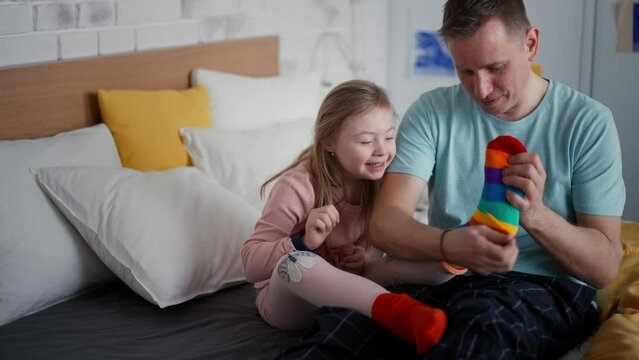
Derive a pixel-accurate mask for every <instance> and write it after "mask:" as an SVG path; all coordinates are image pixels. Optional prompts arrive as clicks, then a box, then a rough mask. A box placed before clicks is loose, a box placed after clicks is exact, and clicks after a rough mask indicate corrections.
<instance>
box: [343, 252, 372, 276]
mask: <svg viewBox="0 0 639 360" xmlns="http://www.w3.org/2000/svg"><path fill="white" fill-rule="evenodd" d="M365 266H366V251H365V250H364V248H363V247H361V246H356V245H344V246H342V247H341V248H340V249H339V260H338V261H337V267H338V268H340V269H342V270H344V271H348V272H350V273H353V274H357V275H360V274H362V272H363V271H364V267H365Z"/></svg>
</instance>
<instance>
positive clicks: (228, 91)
mask: <svg viewBox="0 0 639 360" xmlns="http://www.w3.org/2000/svg"><path fill="white" fill-rule="evenodd" d="M191 83H192V84H193V86H204V87H205V88H206V89H207V90H208V96H209V105H210V109H211V117H212V123H213V127H214V128H215V129H219V130H246V129H255V128H260V127H265V126H269V125H273V124H276V123H278V122H282V121H290V120H293V119H299V118H309V117H310V118H313V119H314V118H315V116H317V112H318V110H319V105H320V102H321V100H322V98H323V95H324V94H323V93H322V85H321V80H320V74H319V73H317V72H310V73H304V74H296V75H288V76H264V77H250V76H241V75H236V74H229V73H225V72H220V71H214V70H208V69H195V70H193V72H192V74H191Z"/></svg>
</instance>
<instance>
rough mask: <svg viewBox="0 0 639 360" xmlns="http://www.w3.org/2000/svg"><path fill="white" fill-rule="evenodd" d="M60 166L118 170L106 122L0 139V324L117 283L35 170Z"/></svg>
mask: <svg viewBox="0 0 639 360" xmlns="http://www.w3.org/2000/svg"><path fill="white" fill-rule="evenodd" d="M78 150H81V151H78ZM56 165H60V166H61V165H94V166H112V167H119V166H120V159H119V158H118V153H117V150H116V148H115V145H114V143H113V138H112V137H111V134H110V133H109V129H108V128H107V127H106V126H105V125H104V124H101V125H96V126H92V127H88V128H84V129H81V130H75V131H70V132H65V133H61V134H58V135H56V136H53V137H45V138H41V139H37V140H9V141H0V169H1V170H0V179H1V180H0V325H2V324H5V323H7V322H10V321H12V320H14V319H17V318H20V317H22V316H25V315H27V314H30V313H32V312H36V311H38V310H41V309H44V308H46V307H48V306H51V305H53V304H55V303H58V302H60V301H63V300H66V299H68V298H70V297H73V296H75V295H77V294H78V293H80V292H82V291H86V290H87V289H89V288H91V287H92V286H97V285H98V284H100V283H101V282H104V281H106V280H110V279H113V274H112V273H111V272H110V271H109V270H108V269H107V268H106V267H105V266H104V265H103V264H102V262H101V261H100V260H99V259H98V258H97V257H96V256H95V255H94V254H93V252H92V251H91V249H89V247H88V246H87V245H86V243H85V242H84V241H83V240H82V238H81V237H80V236H79V235H78V233H77V232H76V231H75V230H74V229H73V227H72V226H71V225H70V224H69V223H68V222H67V221H66V219H65V218H64V217H63V216H62V214H60V213H59V212H58V211H57V210H56V208H55V205H53V203H52V202H51V201H50V200H49V199H48V198H47V196H46V195H45V194H44V193H43V192H42V191H40V189H39V188H38V185H37V184H36V182H35V180H34V178H33V175H32V173H31V171H30V168H32V167H37V166H56Z"/></svg>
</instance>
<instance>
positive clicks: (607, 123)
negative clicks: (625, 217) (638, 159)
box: [572, 106, 626, 216]
mask: <svg viewBox="0 0 639 360" xmlns="http://www.w3.org/2000/svg"><path fill="white" fill-rule="evenodd" d="M602 107H603V106H602ZM597 120H598V121H593V122H591V123H590V124H587V125H586V126H583V127H582V129H581V131H580V133H579V135H578V139H577V141H576V142H575V143H576V145H575V147H574V148H573V156H574V157H575V161H574V168H573V176H572V181H573V184H572V197H573V206H574V210H575V212H580V213H584V214H590V215H601V216H621V215H622V213H623V208H624V205H625V201H626V190H625V185H624V182H623V178H622V171H621V146H620V144H619V136H618V134H617V129H616V127H615V123H614V120H613V117H612V113H611V112H610V110H608V109H607V108H604V109H600V111H599V114H598V115H597Z"/></svg>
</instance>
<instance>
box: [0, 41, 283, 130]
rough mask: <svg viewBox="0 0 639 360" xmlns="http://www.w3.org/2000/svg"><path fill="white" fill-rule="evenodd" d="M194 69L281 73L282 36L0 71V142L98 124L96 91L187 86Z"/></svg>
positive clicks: (246, 73)
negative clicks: (279, 37) (279, 38)
mask: <svg viewBox="0 0 639 360" xmlns="http://www.w3.org/2000/svg"><path fill="white" fill-rule="evenodd" d="M194 68H207V69H212V70H219V71H225V72H231V73H236V74H242V75H251V76H272V75H277V74H278V73H279V40H278V38H277V37H274V36H269V37H261V38H254V39H245V40H234V41H227V42H221V43H211V44H204V45H196V46H188V47H181V48H174V49H170V50H154V51H145V52H137V53H131V54H125V55H117V56H104V57H98V58H92V59H85V60H73V61H61V62H56V63H50V64H41V65H31V66H21V67H15V68H6V69H0V140H10V139H31V138H39V137H44V136H50V135H54V134H57V133H59V132H63V131H68V130H73V129H77V128H81V127H86V126H90V125H94V124H97V123H98V122H100V112H99V109H98V101H97V90H98V89H101V88H103V89H184V88H187V87H189V86H190V83H189V78H190V71H191V70H192V69H194Z"/></svg>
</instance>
